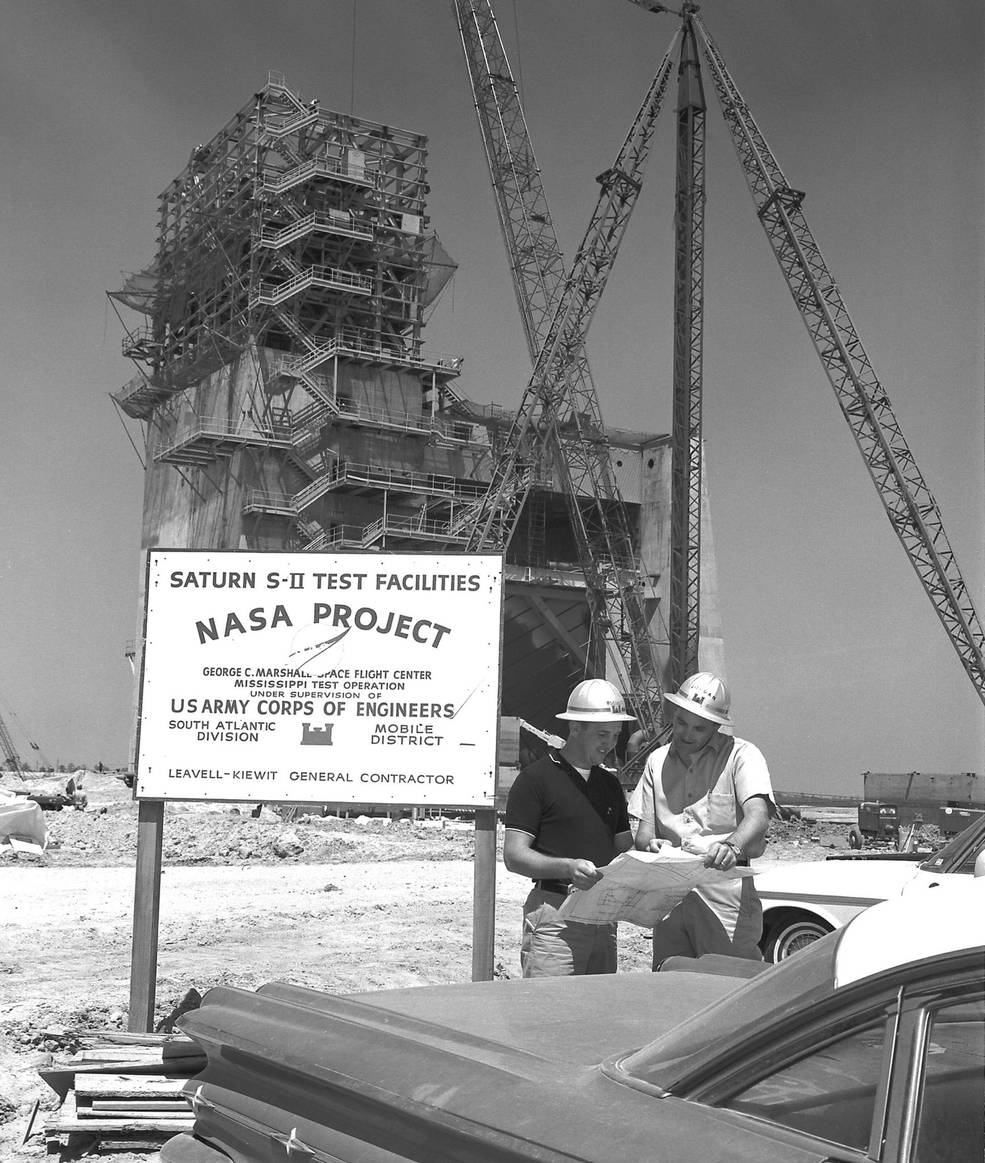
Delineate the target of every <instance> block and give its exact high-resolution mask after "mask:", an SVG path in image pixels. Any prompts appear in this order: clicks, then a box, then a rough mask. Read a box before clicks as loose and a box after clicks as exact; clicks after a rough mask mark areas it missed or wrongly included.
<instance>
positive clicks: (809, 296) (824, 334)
mask: <svg viewBox="0 0 985 1163" xmlns="http://www.w3.org/2000/svg"><path fill="white" fill-rule="evenodd" d="M694 21H695V23H696V25H697V27H698V28H699V30H700V32H701V36H702V40H703V42H704V48H705V57H706V59H707V61H708V64H709V67H710V69H711V73H712V77H713V80H714V83H715V89H716V91H717V93H718V98H719V101H720V103H721V106H722V112H723V115H724V117H725V122H726V124H727V126H728V129H729V133H730V134H731V136H732V141H733V144H734V145H735V148H736V152H737V153H738V155H739V161H740V162H741V164H742V169H743V172H744V174H745V177H746V182H747V184H748V186H749V190H750V192H751V194H752V197H753V201H754V203H755V206H756V212H757V214H758V216H759V220H760V222H761V223H762V225H763V229H764V230H765V231H766V235H767V237H768V238H769V240H770V244H771V245H772V247H773V252H774V254H775V255H776V259H777V262H778V263H779V265H780V269H781V270H782V271H783V275H784V278H785V279H786V281H787V285H788V286H789V288H790V293H791V295H792V296H793V299H794V302H795V303H796V305H797V309H798V310H799V311H800V314H801V317H802V318H803V320H804V323H805V324H806V326H807V330H808V332H809V333H810V336H811V339H812V341H813V343H814V347H815V349H816V351H817V353H818V355H819V357H820V359H821V363H822V365H823V366H824V370H825V372H826V373H827V376H828V379H829V381H830V382H831V386H832V387H833V388H834V391H835V395H836V396H837V398H838V403H839V405H840V406H841V410H842V412H843V414H844V416H845V419H846V420H847V421H848V424H849V427H850V428H851V430H852V435H853V436H854V438H855V442H856V444H857V445H858V448H859V450H860V451H861V453H862V457H863V459H864V460H865V464H866V467H867V468H868V470H869V475H870V476H871V478H872V480H873V483H874V484H875V486H876V490H877V492H878V493H879V497H880V499H881V500H882V503H883V505H884V507H885V509H886V512H887V514H888V515H889V520H890V523H891V524H892V527H893V529H894V530H895V532H896V535H897V537H899V539H900V541H901V543H902V545H903V548H904V549H905V550H906V554H907V557H908V558H909V559H910V563H911V564H912V566H913V568H914V569H915V570H916V573H917V576H918V577H919V578H920V581H921V583H922V584H923V587H924V589H925V591H926V592H927V595H928V597H929V598H930V600H931V602H932V603H933V605H934V609H935V610H936V611H937V615H938V617H939V618H940V620H941V622H942V623H943V625H944V628H945V630H946V631H947V633H948V637H949V638H950V640H951V643H952V645H953V646H954V648H955V650H956V651H957V653H958V656H959V658H960V659H961V663H962V665H963V666H964V668H965V670H966V671H967V672H968V675H969V677H970V678H971V680H972V682H973V683H974V685H975V689H976V691H977V692H978V695H979V698H981V699H982V701H983V702H985V635H983V633H982V626H981V623H980V621H979V618H978V614H977V613H976V611H975V607H974V605H973V603H972V600H971V597H970V595H969V594H968V590H967V588H966V586H965V583H964V579H963V578H962V576H961V572H960V570H959V569H958V565H957V562H956V560H955V557H954V552H953V550H952V549H951V545H950V543H949V541H948V539H947V534H946V533H945V531H944V525H943V521H942V519H941V515H940V512H939V510H938V508H937V503H936V501H935V500H934V497H933V494H932V493H931V492H930V490H929V488H928V487H927V485H926V483H925V481H924V479H923V476H922V475H921V473H920V470H919V468H918V467H917V464H916V461H915V460H914V458H913V454H912V452H911V451H910V447H909V445H908V444H907V442H906V439H905V437H904V436H903V432H902V430H901V429H900V426H899V422H898V420H897V419H896V416H895V413H894V412H893V408H892V404H891V403H890V400H889V396H888V395H887V393H886V390H885V389H884V388H883V386H882V384H881V383H880V382H879V379H878V377H877V375H876V373H875V370H874V369H873V367H872V364H871V362H870V361H869V357H868V355H867V354H866V352H865V349H864V348H863V346H862V341H861V339H860V338H859V335H858V332H857V331H856V329H855V326H854V324H853V323H852V320H851V317H850V316H849V314H848V309H847V308H846V306H845V303H844V301H843V300H842V297H841V292H840V291H839V290H838V286H837V284H836V283H835V281H834V279H833V277H832V276H831V273H830V271H829V270H828V267H827V265H826V264H825V261H824V258H823V257H822V255H821V251H820V249H819V247H818V245H817V243H816V242H815V240H814V236H813V234H812V233H811V230H810V227H809V226H808V224H807V219H806V218H805V217H804V213H803V209H802V205H801V204H802V202H803V198H804V195H803V193H802V192H800V191H798V190H794V189H791V187H790V185H789V184H788V182H787V180H786V178H785V177H784V175H783V171H782V170H781V169H780V166H779V164H778V163H777V161H776V158H775V157H774V156H773V153H772V151H771V150H770V147H769V145H768V144H767V142H766V139H765V138H764V137H763V135H762V133H761V131H760V129H759V127H758V126H757V124H756V122H755V121H754V119H753V117H752V114H751V113H750V112H749V107H748V106H747V105H746V103H745V101H743V99H742V96H741V94H740V93H739V90H738V88H737V87H736V85H735V82H734V81H733V80H732V77H731V76H730V75H729V72H728V69H727V68H726V67H725V63H724V61H723V60H722V57H721V54H720V53H719V51H718V49H717V48H716V46H715V44H714V42H713V41H712V39H711V36H710V35H709V33H708V30H707V29H706V28H705V26H704V24H703V22H702V21H701V19H700V17H698V16H695V17H694Z"/></svg>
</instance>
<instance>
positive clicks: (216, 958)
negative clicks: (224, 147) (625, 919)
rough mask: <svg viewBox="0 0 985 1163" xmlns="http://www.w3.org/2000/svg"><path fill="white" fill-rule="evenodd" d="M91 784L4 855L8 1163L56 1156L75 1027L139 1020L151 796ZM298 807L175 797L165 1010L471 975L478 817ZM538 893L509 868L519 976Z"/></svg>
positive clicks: (167, 835) (2, 981) (824, 834)
mask: <svg viewBox="0 0 985 1163" xmlns="http://www.w3.org/2000/svg"><path fill="white" fill-rule="evenodd" d="M35 782H37V781H34V780H32V786H33V785H34V783H35ZM0 786H3V787H6V788H8V789H10V788H12V787H14V786H15V777H11V776H10V775H7V776H6V777H4V779H3V781H2V783H0ZM39 786H41V785H40V784H39ZM86 786H87V792H88V797H89V802H88V805H87V807H86V809H85V810H84V811H73V810H72V809H71V808H69V809H65V810H63V811H60V812H45V813H44V818H45V822H46V824H47V826H48V834H49V845H48V849H47V851H46V852H45V853H44V855H43V856H29V855H24V854H20V855H15V854H13V853H11V852H10V851H9V849H8V848H6V847H5V848H0V1159H5V1160H6V1159H23V1160H25V1161H28V1160H31V1159H40V1158H41V1157H46V1155H45V1144H44V1136H43V1135H38V1134H35V1135H33V1136H32V1137H31V1138H30V1139H29V1140H28V1142H27V1143H26V1144H25V1145H23V1146H22V1144H21V1140H22V1138H23V1137H24V1134H25V1131H26V1129H27V1122H28V1117H29V1114H30V1110H31V1107H32V1105H33V1103H34V1101H35V1099H38V1098H40V1100H41V1110H42V1112H44V1111H45V1110H53V1109H55V1108H56V1107H57V1099H56V1098H55V1096H54V1094H53V1093H52V1092H50V1091H49V1089H48V1088H47V1086H46V1085H45V1084H44V1083H43V1082H42V1081H41V1079H40V1078H39V1076H38V1073H37V1072H38V1069H39V1068H40V1067H43V1066H45V1065H47V1064H48V1063H50V1061H51V1058H52V1054H53V1052H58V1053H59V1054H60V1055H61V1054H63V1051H62V1050H61V1048H60V1045H59V1042H60V1038H59V1035H60V1033H64V1032H65V1031H71V1030H73V1029H74V1030H79V1029H90V1030H91V1029H98V1030H107V1029H126V1026H127V1007H128V1000H129V981H130V943H131V926H132V913H133V894H134V861H135V854H136V832H137V805H136V804H135V803H134V802H133V800H132V798H131V792H130V791H129V789H127V788H126V787H125V785H124V784H123V782H122V781H121V780H120V779H118V778H117V777H116V776H113V775H110V774H105V775H96V774H95V773H89V774H88V775H87V777H86ZM51 790H62V788H61V787H60V786H56V785H53V786H52V787H51ZM290 814H291V813H286V812H285V813H280V812H277V811H273V810H271V809H266V808H265V809H264V810H263V811H262V813H261V814H260V816H259V817H257V818H254V817H253V816H252V815H251V814H250V810H249V808H248V807H243V808H237V807H233V806H231V805H228V804H219V805H199V804H169V805H168V806H167V808H166V811H165V827H164V845H163V864H164V871H163V875H162V879H161V914H160V925H159V950H158V979H157V1010H156V1012H157V1019H158V1020H160V1019H162V1018H164V1017H165V1016H166V1015H167V1014H168V1013H170V1011H171V1010H173V1009H174V1007H175V1006H176V1005H177V1004H178V1002H179V1001H180V999H181V998H182V997H183V996H184V994H185V993H186V992H187V990H188V989H189V988H191V987H194V988H195V989H197V990H198V991H199V992H200V993H204V992H205V991H206V990H207V989H208V988H209V987H210V986H213V985H219V984H222V985H236V986H239V987H242V988H245V989H254V988H256V987H257V986H258V985H260V984H262V983H264V982H267V981H271V980H275V979H280V980H286V981H290V982H293V983H296V984H299V985H306V986H311V987H313V988H316V989H324V990H329V991H335V992H342V993H345V992H352V991H356V990H367V989H387V988H396V987H406V986H408V985H417V984H419V985H428V984H433V983H444V982H456V981H468V980H469V977H470V975H471V940H472V887H473V884H472V876H473V869H472V854H473V830H472V824H471V822H470V821H468V820H457V819H449V818H447V817H445V818H443V819H419V820H411V819H404V820H392V821H390V820H386V819H367V818H365V817H360V818H351V819H344V818H338V817H336V816H328V817H322V816H321V815H320V809H317V808H312V809H311V814H304V813H298V814H297V815H296V817H295V818H293V819H292V818H285V817H286V816H290ZM846 837H847V827H846V826H845V825H843V824H836V823H832V824H825V823H822V822H813V821H809V820H807V819H805V820H803V821H801V820H794V821H790V822H786V823H782V822H775V823H774V825H773V827H772V830H771V840H770V848H769V851H768V853H767V856H766V857H765V858H764V859H763V860H762V861H759V862H757V866H758V867H761V868H765V867H766V866H768V865H769V864H772V863H774V862H777V861H781V860H783V861H786V860H808V859H816V858H821V857H823V856H824V855H826V854H828V853H829V852H830V851H831V850H832V849H844V848H845V847H846V844H847V840H846ZM499 841H500V850H501V842H502V830H501V829H500V835H499ZM527 887H528V884H527V882H526V881H524V880H522V879H521V878H519V877H516V876H513V875H511V874H510V873H508V872H506V870H505V869H504V868H503V867H502V864H501V863H500V864H499V866H498V869H497V888H496V943H495V955H494V974H495V976H496V977H498V978H509V977H517V976H519V963H518V956H517V950H518V938H519V933H518V921H519V915H520V906H521V902H522V900H523V898H524V896H525V895H526V891H527ZM647 936H648V934H647V932H646V931H645V930H642V929H639V928H637V927H635V926H633V925H623V926H622V927H621V930H620V971H622V972H644V971H647V970H648V968H649V942H648V940H647ZM62 1040H63V1039H62ZM37 1126H40V1118H39V1120H38V1123H37ZM112 1157H113V1159H114V1160H116V1163H129V1161H130V1160H139V1159H144V1160H146V1159H147V1155H146V1154H139V1155H138V1154H132V1153H115V1154H113V1156H112Z"/></svg>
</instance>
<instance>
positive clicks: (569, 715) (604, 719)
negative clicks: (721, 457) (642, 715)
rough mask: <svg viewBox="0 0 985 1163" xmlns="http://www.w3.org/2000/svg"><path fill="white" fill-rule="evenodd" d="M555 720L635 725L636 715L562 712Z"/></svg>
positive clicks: (602, 712)
mask: <svg viewBox="0 0 985 1163" xmlns="http://www.w3.org/2000/svg"><path fill="white" fill-rule="evenodd" d="M554 718H555V719H570V720H571V721H572V722H575V723H635V722H636V716H635V715H624V714H622V712H621V711H561V713H560V714H558V715H555V716H554Z"/></svg>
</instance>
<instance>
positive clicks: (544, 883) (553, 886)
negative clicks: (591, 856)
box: [534, 880, 571, 896]
mask: <svg viewBox="0 0 985 1163" xmlns="http://www.w3.org/2000/svg"><path fill="white" fill-rule="evenodd" d="M534 884H535V885H536V886H537V888H540V889H543V890H544V892H558V893H560V894H561V896H567V895H568V890H569V889H570V888H571V885H570V884H568V882H567V881H566V880H535V881H534Z"/></svg>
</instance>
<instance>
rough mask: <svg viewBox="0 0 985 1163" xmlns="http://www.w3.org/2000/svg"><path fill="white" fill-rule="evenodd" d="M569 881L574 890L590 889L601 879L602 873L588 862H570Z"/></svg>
mask: <svg viewBox="0 0 985 1163" xmlns="http://www.w3.org/2000/svg"><path fill="white" fill-rule="evenodd" d="M570 879H571V883H572V885H573V886H574V887H575V888H591V887H592V885H593V884H597V883H598V882H599V881H600V880H601V879H602V873H601V871H600V870H599V869H598V868H596V867H595V865H594V864H593V863H592V862H591V861H590V860H572V861H571V878H570Z"/></svg>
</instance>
